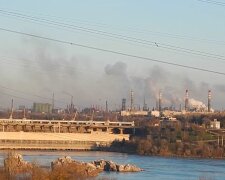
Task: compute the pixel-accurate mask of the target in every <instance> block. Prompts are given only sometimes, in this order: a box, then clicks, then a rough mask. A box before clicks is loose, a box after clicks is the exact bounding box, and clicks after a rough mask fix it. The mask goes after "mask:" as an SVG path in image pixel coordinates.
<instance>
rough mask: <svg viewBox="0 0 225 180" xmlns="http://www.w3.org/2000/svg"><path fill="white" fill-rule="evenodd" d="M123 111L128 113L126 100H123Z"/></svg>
mask: <svg viewBox="0 0 225 180" xmlns="http://www.w3.org/2000/svg"><path fill="white" fill-rule="evenodd" d="M122 111H126V99H122Z"/></svg>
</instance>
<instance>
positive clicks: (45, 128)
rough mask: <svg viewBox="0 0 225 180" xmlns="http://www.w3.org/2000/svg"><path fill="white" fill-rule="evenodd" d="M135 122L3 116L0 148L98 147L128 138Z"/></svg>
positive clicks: (69, 148) (87, 148)
mask: <svg viewBox="0 0 225 180" xmlns="http://www.w3.org/2000/svg"><path fill="white" fill-rule="evenodd" d="M135 128H136V127H135V125H134V122H111V121H74V120H71V121H65V120H32V119H0V149H48V150H51V149H53V150H54V149H56V150H58V149H61V150H78V149H79V150H97V149H101V147H105V146H110V144H111V143H112V142H113V141H114V140H119V141H122V140H129V137H130V134H131V133H134V131H135Z"/></svg>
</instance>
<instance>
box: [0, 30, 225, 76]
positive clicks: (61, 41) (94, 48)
mask: <svg viewBox="0 0 225 180" xmlns="http://www.w3.org/2000/svg"><path fill="white" fill-rule="evenodd" d="M0 30H1V31H5V32H10V33H14V34H20V35H24V36H29V37H33V38H38V39H43V40H48V41H53V42H57V43H61V44H68V45H71V46H77V47H82V48H87V49H92V50H96V51H101V52H107V53H112V54H117V55H122V56H126V57H131V58H135V59H142V60H145V61H148V62H149V61H151V62H157V63H161V64H167V65H172V66H177V67H183V68H187V69H193V70H198V71H203V72H209V73H214V74H219V75H225V73H224V72H219V71H214V70H209V69H204V68H199V67H194V66H187V65H182V64H178V63H172V62H167V61H163V60H158V59H153V58H148V57H143V56H138V55H132V54H128V53H124V52H119V51H114V50H109V49H103V48H98V47H94V46H88V45H83V44H78V43H73V42H70V41H65V40H60V39H54V38H50V37H44V36H39V35H35V34H29V33H24V32H20V31H14V30H10V29H5V28H1V27H0Z"/></svg>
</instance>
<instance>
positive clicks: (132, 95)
mask: <svg viewBox="0 0 225 180" xmlns="http://www.w3.org/2000/svg"><path fill="white" fill-rule="evenodd" d="M133 108H134V92H133V90H131V91H130V110H131V111H133Z"/></svg>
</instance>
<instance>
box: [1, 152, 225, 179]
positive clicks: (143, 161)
mask: <svg viewBox="0 0 225 180" xmlns="http://www.w3.org/2000/svg"><path fill="white" fill-rule="evenodd" d="M17 152H18V153H20V154H22V155H23V157H24V159H25V160H26V161H30V162H32V161H35V162H38V163H39V164H40V165H42V166H50V162H51V161H53V160H55V159H57V158H58V157H61V156H66V155H67V156H71V157H72V158H73V159H76V160H79V161H85V162H88V161H93V160H97V159H105V160H112V161H114V162H116V163H121V164H127V163H130V164H135V165H137V166H139V167H141V168H142V169H144V171H143V172H139V173H115V172H110V173H101V175H100V176H98V178H97V179H99V177H108V178H109V179H113V180H116V179H118V180H119V179H122V180H132V179H134V180H139V179H140V180H143V179H151V180H199V179H204V180H222V179H225V160H215V159H182V158H164V157H149V156H138V155H129V154H123V153H112V152H95V151H82V152H76V151H73V152H71V151H54V152H52V151H17ZM6 154H7V152H6V151H1V152H0V164H1V165H2V163H3V159H4V158H5V156H6Z"/></svg>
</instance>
